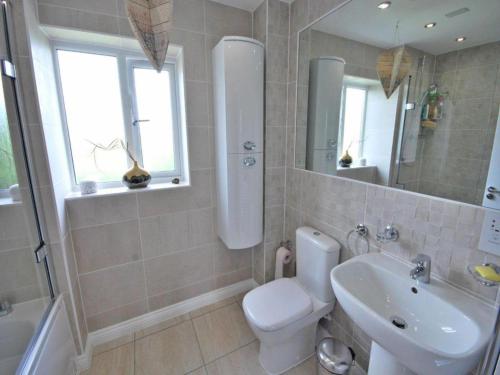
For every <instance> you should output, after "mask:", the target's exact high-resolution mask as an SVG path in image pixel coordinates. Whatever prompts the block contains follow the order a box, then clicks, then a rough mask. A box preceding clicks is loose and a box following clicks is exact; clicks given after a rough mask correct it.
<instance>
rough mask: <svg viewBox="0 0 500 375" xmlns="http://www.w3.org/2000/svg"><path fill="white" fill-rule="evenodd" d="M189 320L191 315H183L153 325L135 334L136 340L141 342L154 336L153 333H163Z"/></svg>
mask: <svg viewBox="0 0 500 375" xmlns="http://www.w3.org/2000/svg"><path fill="white" fill-rule="evenodd" d="M187 320H189V314H183V315H180V316H176V317H175V318H172V319H168V320H165V321H164V322H161V323H158V324H155V325H152V326H151V327H147V328H144V329H141V330H138V331H136V332H135V339H136V340H139V339H141V338H143V337H144V336H148V335H152V334H153V333H156V332H160V331H163V330H164V329H167V328H170V327H173V326H175V325H177V324H180V323H182V322H185V321H187Z"/></svg>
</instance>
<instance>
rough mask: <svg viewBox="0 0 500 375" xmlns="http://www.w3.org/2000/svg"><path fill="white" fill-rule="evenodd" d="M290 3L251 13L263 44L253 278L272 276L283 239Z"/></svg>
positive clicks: (271, 3) (275, 0)
mask: <svg viewBox="0 0 500 375" xmlns="http://www.w3.org/2000/svg"><path fill="white" fill-rule="evenodd" d="M289 12H290V5H289V4H288V3H286V2H283V1H279V0H265V1H264V2H263V3H262V4H261V5H260V6H259V7H258V8H257V9H256V11H255V12H254V19H253V24H254V37H255V38H256V39H258V40H260V41H261V42H262V43H264V45H265V47H266V94H265V95H266V106H265V109H266V110H265V143H266V149H265V155H266V158H265V184H264V187H265V199H264V212H265V215H264V241H263V243H262V244H260V245H258V246H256V247H255V252H254V273H253V275H254V279H255V280H256V281H257V282H258V283H259V284H262V283H264V282H267V281H271V280H273V279H274V264H275V255H276V249H277V248H278V247H279V244H280V241H281V240H282V238H283V221H284V187H285V143H286V108H287V65H288V27H289Z"/></svg>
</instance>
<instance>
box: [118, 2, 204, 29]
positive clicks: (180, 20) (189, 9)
mask: <svg viewBox="0 0 500 375" xmlns="http://www.w3.org/2000/svg"><path fill="white" fill-rule="evenodd" d="M118 1H121V0H118ZM173 7H174V14H173V17H172V18H173V25H174V27H175V28H179V29H186V30H190V31H196V32H200V33H202V32H203V31H204V30H205V24H204V21H205V19H204V13H205V1H204V0H174V4H173Z"/></svg>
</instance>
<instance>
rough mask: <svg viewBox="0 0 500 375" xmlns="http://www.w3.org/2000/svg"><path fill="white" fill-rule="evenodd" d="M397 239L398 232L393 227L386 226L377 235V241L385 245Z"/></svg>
mask: <svg viewBox="0 0 500 375" xmlns="http://www.w3.org/2000/svg"><path fill="white" fill-rule="evenodd" d="M398 239H399V232H398V230H397V229H396V228H394V225H392V224H389V225H387V226H386V227H385V228H384V230H383V231H382V232H378V233H377V241H378V242H382V243H386V242H389V241H397V240H398Z"/></svg>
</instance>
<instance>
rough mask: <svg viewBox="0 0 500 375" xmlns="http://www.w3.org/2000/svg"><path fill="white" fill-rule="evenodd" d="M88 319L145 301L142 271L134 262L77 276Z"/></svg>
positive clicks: (140, 266) (139, 265)
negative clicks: (141, 300)
mask: <svg viewBox="0 0 500 375" xmlns="http://www.w3.org/2000/svg"><path fill="white" fill-rule="evenodd" d="M80 285H81V288H82V299H83V305H84V308H85V314H86V316H87V317H89V316H92V315H97V314H100V313H103V312H105V311H109V310H112V309H115V308H117V307H120V306H124V305H127V304H131V303H133V302H136V301H138V300H140V299H144V298H145V297H146V295H145V285H144V268H143V263H142V262H134V263H129V264H125V265H121V266H116V267H112V268H107V269H104V270H99V271H95V272H91V273H87V274H84V275H80Z"/></svg>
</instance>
